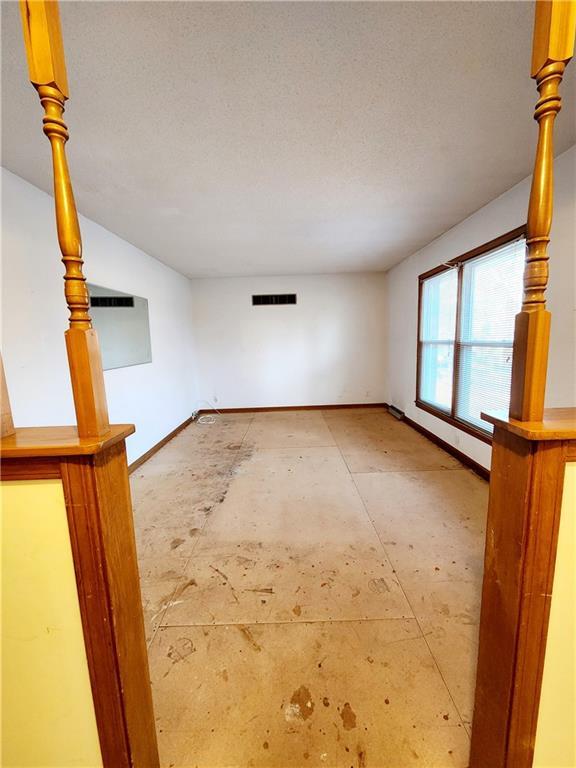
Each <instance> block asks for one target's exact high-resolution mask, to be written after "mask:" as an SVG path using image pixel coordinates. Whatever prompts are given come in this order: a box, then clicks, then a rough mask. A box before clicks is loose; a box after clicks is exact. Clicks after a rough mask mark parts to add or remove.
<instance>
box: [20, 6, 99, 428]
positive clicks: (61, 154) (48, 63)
mask: <svg viewBox="0 0 576 768" xmlns="http://www.w3.org/2000/svg"><path fill="white" fill-rule="evenodd" d="M20 9H21V12H22V26H23V29H24V41H25V44H26V54H27V57H28V69H29V73H30V80H31V82H32V85H33V86H34V87H35V88H36V90H37V91H38V95H39V97H40V102H41V104H42V106H43V107H44V119H43V124H44V133H45V134H46V136H47V137H48V139H49V140H50V145H51V148H52V163H53V169H54V200H55V204H56V226H57V230H58V243H59V245H60V251H61V253H62V261H63V262H64V267H65V273H64V293H65V296H66V303H67V304H68V309H69V311H70V318H69V325H70V327H69V329H68V330H67V331H66V334H65V336H66V349H67V352H68V364H69V367H70V377H71V380H72V392H73V394H74V407H75V410H76V420H77V423H78V434H79V435H80V436H81V437H99V436H102V435H105V434H106V433H108V432H109V430H110V424H109V422H108V407H107V404H106V392H105V389H104V375H103V372H102V360H101V357H100V348H99V345H98V336H97V334H96V331H95V330H94V329H93V328H92V321H91V319H90V314H89V306H90V299H89V296H88V289H87V287H86V278H85V277H84V275H83V273H82V264H83V261H82V239H81V236H80V227H79V224H78V215H77V212H76V204H75V202H74V194H73V192H72V183H71V181H70V174H69V172H68V163H67V161H66V149H65V144H66V142H67V141H68V128H67V127H66V123H65V122H64V120H63V119H62V115H63V112H64V102H65V100H66V99H67V98H68V81H67V77H66V63H65V59H64V47H63V44H62V34H61V31H60V16H59V11H58V3H57V2H54V1H53V0H21V2H20Z"/></svg>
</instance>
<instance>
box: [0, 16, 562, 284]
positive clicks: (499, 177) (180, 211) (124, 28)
mask: <svg viewBox="0 0 576 768" xmlns="http://www.w3.org/2000/svg"><path fill="white" fill-rule="evenodd" d="M2 12H3V13H2V17H3V25H2V27H3V28H2V43H3V45H2V49H3V50H2V78H3V82H2V85H3V89H2V103H3V115H2V129H3V130H2V140H3V141H2V143H3V161H2V162H3V165H4V166H5V167H7V168H8V169H10V170H11V171H13V172H15V173H17V174H19V175H20V176H22V177H24V178H25V179H27V180H28V181H30V182H32V183H33V184H36V185H37V186H38V187H41V188H42V189H45V190H49V189H50V184H51V180H50V179H51V171H50V163H49V148H48V143H47V141H46V139H45V138H44V137H43V135H42V129H41V108H40V105H39V103H38V100H37V97H36V95H35V94H34V91H33V89H32V87H31V86H30V85H29V83H28V78H27V72H26V63H25V55H24V48H23V43H22V35H21V30H20V20H19V15H18V7H17V4H16V3H14V2H10V3H3V8H2ZM532 13H533V11H532V4H531V3H524V2H495V3H493V2H460V3H451V2H423V3H420V2H369V3H364V2H350V3H347V2H341V3H330V2H302V3H301V2H296V3H291V2H272V3H258V2H256V3H250V2H240V3H235V2H232V3H218V2H213V3H196V2H143V3H142V2H137V1H136V2H64V3H62V5H61V16H62V26H63V32H64V40H65V46H66V50H67V62H68V72H69V81H70V91H71V98H70V102H69V106H68V109H67V112H66V117H67V120H68V124H69V128H70V134H71V140H70V142H69V144H68V150H69V160H70V167H71V171H72V177H73V182H74V187H75V192H76V199H77V203H78V207H79V209H80V211H81V212H82V213H84V214H85V215H86V216H89V217H90V218H92V219H94V220H95V221H97V222H99V223H100V224H102V225H103V226H105V227H107V228H108V229H110V230H112V231H113V232H116V233H117V234H118V235H121V236H122V237H124V238H125V239H126V240H129V241H130V242H132V243H134V244H135V245H137V246H139V247H140V248H142V249H143V250H145V251H147V252H148V253H150V254H151V255H152V256H155V257H156V258H158V259H160V260H161V261H163V262H165V263H166V264H170V265H171V266H173V267H175V268H176V269H178V270H179V271H180V272H182V273H184V274H187V275H190V276H204V275H248V274H294V273H323V272H344V271H363V270H383V269H386V268H388V267H390V266H391V265H392V264H394V263H396V262H398V261H399V260H400V259H402V258H404V257H405V256H407V255H409V254H410V253H412V252H414V251H415V250H417V249H418V248H419V247H421V246H423V245H425V244H426V243H427V242H429V241H430V240H432V239H433V238H434V237H436V236H438V235H439V234H440V233H441V232H443V231H445V230H446V229H449V228H450V227H452V226H454V225H455V224H456V223H458V222H459V221H461V220H462V219H464V218H465V217H466V216H468V215H469V214H470V213H472V212H473V211H475V210H476V209H478V208H479V207H481V206H482V205H484V204H485V203H487V202H488V201H489V200H491V199H493V198H494V197H496V196H497V195H499V194H501V193H502V192H504V191H505V190H506V189H509V188H510V187H511V186H512V185H514V184H515V183H516V182H518V181H520V179H522V178H523V177H524V176H526V175H528V174H529V173H530V171H531V165H532V158H533V153H534V146H535V139H536V130H535V128H536V126H535V123H534V122H533V121H532V119H531V114H532V110H533V106H534V102H535V96H536V91H535V88H534V84H533V82H532V81H531V80H530V79H529V76H528V73H529V63H530V49H531V30H532ZM575 71H576V66H572V67H570V68H569V71H568V76H567V78H566V81H565V85H564V87H563V93H564V95H565V96H566V97H567V98H566V102H567V103H566V108H565V110H564V111H563V112H562V113H561V114H560V118H559V121H558V132H557V136H558V140H557V145H556V148H557V151H558V152H561V151H563V150H564V149H566V148H568V146H570V145H571V144H573V143H574V142H575V141H576V119H575V105H576V79H575V74H576V72H575ZM87 257H88V258H90V254H87Z"/></svg>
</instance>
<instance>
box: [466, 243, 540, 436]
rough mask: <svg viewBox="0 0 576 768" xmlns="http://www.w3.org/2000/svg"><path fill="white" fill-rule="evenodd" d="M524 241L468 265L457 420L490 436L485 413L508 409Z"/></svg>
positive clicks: (491, 252)
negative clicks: (482, 413)
mask: <svg viewBox="0 0 576 768" xmlns="http://www.w3.org/2000/svg"><path fill="white" fill-rule="evenodd" d="M525 250H526V241H525V239H524V238H520V239H518V240H514V241H513V242H511V243H507V244H506V245H504V246H502V247H500V248H497V249H495V250H493V251H490V252H489V253H487V254H485V255H484V256H480V257H478V258H476V259H471V260H470V261H467V262H464V264H463V266H462V269H463V274H462V295H461V306H460V327H459V329H458V338H457V345H458V371H457V393H456V413H455V415H456V417H457V418H458V419H461V420H462V421H466V422H468V423H469V424H472V425H474V426H477V427H480V428H481V429H484V430H486V431H492V426H491V425H490V424H488V422H486V421H484V420H483V419H481V418H480V413H481V412H482V411H487V410H494V409H504V410H507V409H508V406H509V403H510V377H511V373H512V344H513V340H514V318H515V316H516V314H517V313H518V312H519V311H520V309H521V304H522V276H523V272H524V255H525Z"/></svg>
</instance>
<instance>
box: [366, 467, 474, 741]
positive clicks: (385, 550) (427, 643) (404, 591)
mask: <svg viewBox="0 0 576 768" xmlns="http://www.w3.org/2000/svg"><path fill="white" fill-rule="evenodd" d="M352 479H353V480H354V476H353V475H352ZM354 484H355V485H356V481H355V480H354ZM358 493H359V495H360V498H361V499H362V504H363V505H364V509H365V511H366V515H367V516H368V519H369V520H370V522H371V523H372V526H373V528H374V531H375V533H376V536H378V540H379V541H380V545H381V546H382V549H383V550H384V552H385V554H386V558H387V559H388V561H389V562H391V560H390V557H389V555H388V550H387V549H386V547H385V546H384V543H383V541H382V539H381V538H380V534H379V533H378V529H377V528H376V525H375V523H374V520H373V519H372V517H371V516H370V514H369V512H368V508H367V507H366V505H365V503H364V499H363V498H362V495H361V494H360V491H359V490H358ZM393 570H394V575H395V576H396V578H397V581H398V584H399V585H400V589H401V590H402V594H403V595H404V599H405V600H406V602H407V604H408V605H409V607H410V610H411V611H412V613H413V614H414V620H415V621H416V623H417V625H418V628H419V630H420V634H421V636H422V639H423V640H424V642H425V643H426V647H427V648H428V653H429V654H430V657H431V658H432V660H433V662H434V666H435V667H436V671H437V672H438V674H439V676H440V679H441V680H442V683H443V684H444V687H445V689H446V692H447V693H448V696H449V698H450V701H451V702H452V706H453V707H454V710H455V711H456V713H457V714H458V718H459V720H460V723H461V725H462V726H464V720H463V718H462V714H461V712H460V709H459V708H458V707H457V706H456V702H455V700H454V696H453V695H452V691H451V690H450V688H449V687H448V685H447V683H446V680H445V678H444V675H443V674H442V671H441V669H440V666H439V664H438V660H437V659H436V656H435V655H434V654H433V653H432V649H431V648H430V644H429V642H428V639H427V637H426V635H425V633H424V630H423V628H422V624H421V622H420V620H419V619H418V617H417V615H416V612H415V610H414V607H413V605H412V602H411V601H410V600H409V598H408V595H407V594H406V590H405V589H404V585H403V584H402V581H401V580H400V577H399V575H398V573H397V572H396V570H395V569H394V568H393Z"/></svg>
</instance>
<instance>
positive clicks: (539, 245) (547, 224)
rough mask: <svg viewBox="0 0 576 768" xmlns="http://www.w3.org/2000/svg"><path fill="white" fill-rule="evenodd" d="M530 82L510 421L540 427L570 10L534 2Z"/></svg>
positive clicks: (575, 11) (575, 21)
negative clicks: (527, 185)
mask: <svg viewBox="0 0 576 768" xmlns="http://www.w3.org/2000/svg"><path fill="white" fill-rule="evenodd" d="M535 6H536V9H535V19H534V42H533V51H532V71H531V76H532V77H533V78H535V80H536V83H537V88H538V93H539V94H540V98H539V99H538V102H537V103H536V109H535V112H534V119H535V120H537V122H538V144H537V148H536V160H535V163H534V174H533V177H532V188H531V191H530V203H529V206H528V223H527V238H526V244H527V252H526V268H525V271H524V300H523V303H522V311H521V312H520V313H519V314H518V315H516V325H515V331H514V355H513V361H512V385H511V396H510V418H513V419H518V420H519V421H540V420H541V419H542V417H543V415H544V394H545V390H546V368H547V365H548V346H549V342H550V312H548V311H547V310H546V297H545V292H546V287H547V285H548V259H549V256H548V243H549V241H550V229H551V226H552V205H553V185H554V181H553V171H554V121H555V119H556V115H557V114H558V112H560V109H561V107H562V100H561V98H560V94H559V87H560V83H561V82H562V75H563V74H564V70H565V68H566V64H567V63H568V62H569V61H570V59H571V58H572V55H573V53H574V34H575V29H576V4H575V3H574V2H573V1H572V0H537V1H536V4H535Z"/></svg>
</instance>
